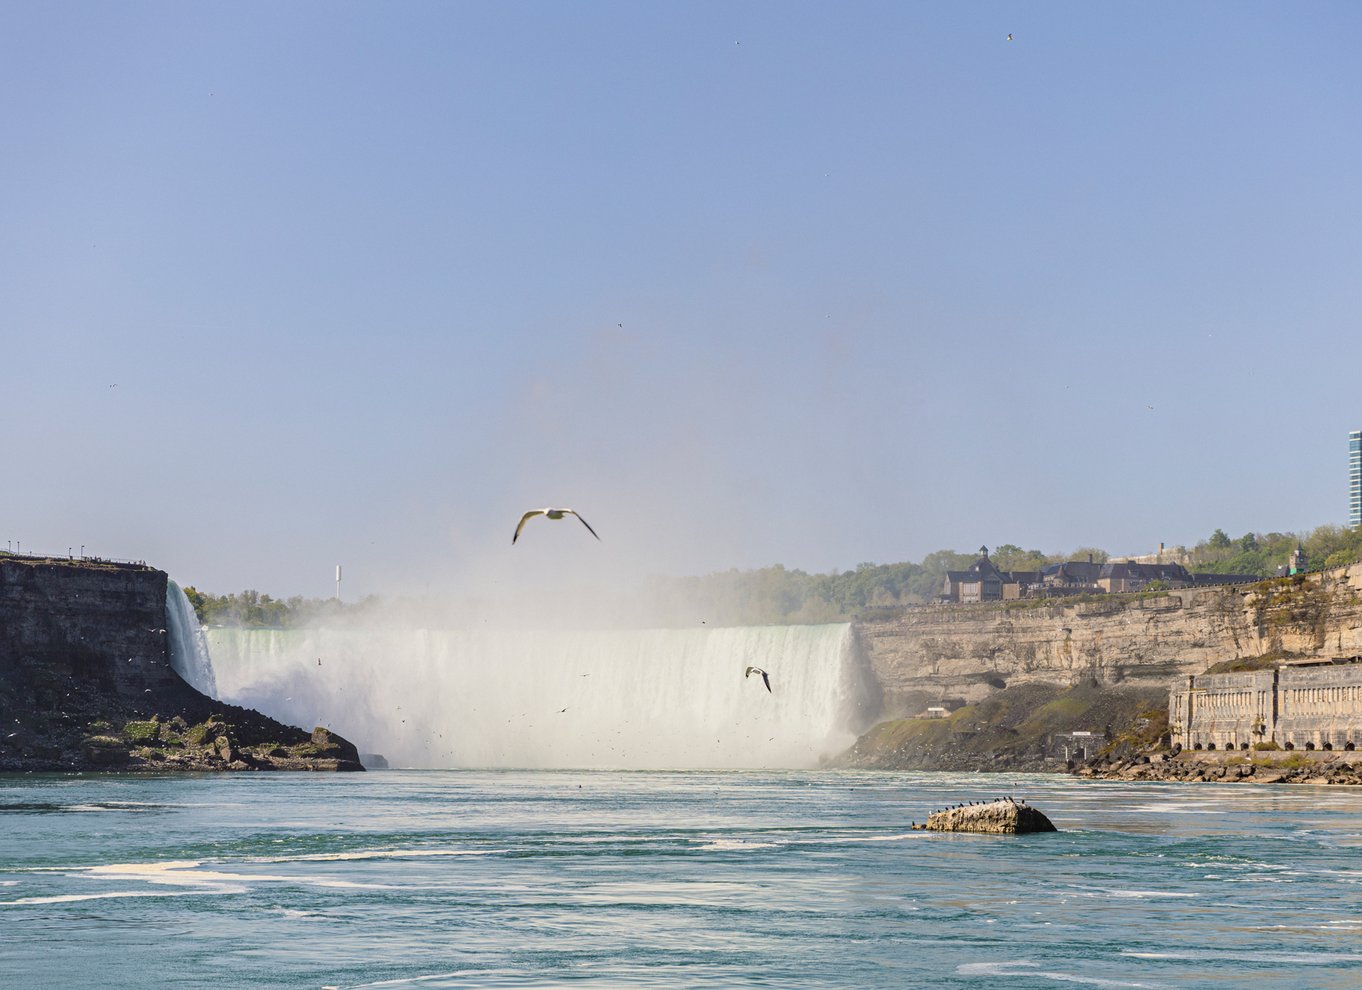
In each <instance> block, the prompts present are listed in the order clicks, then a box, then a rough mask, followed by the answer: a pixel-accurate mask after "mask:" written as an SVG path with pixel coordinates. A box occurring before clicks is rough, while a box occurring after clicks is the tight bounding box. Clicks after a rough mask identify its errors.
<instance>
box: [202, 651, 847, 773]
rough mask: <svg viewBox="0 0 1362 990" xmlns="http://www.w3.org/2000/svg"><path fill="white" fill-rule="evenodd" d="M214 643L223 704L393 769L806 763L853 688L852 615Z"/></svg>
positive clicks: (837, 745) (839, 744) (839, 734)
mask: <svg viewBox="0 0 1362 990" xmlns="http://www.w3.org/2000/svg"><path fill="white" fill-rule="evenodd" d="M208 642H209V646H210V648H211V651H212V656H213V668H214V670H215V671H216V673H217V679H218V683H219V684H220V685H221V688H222V698H223V700H225V701H230V702H232V703H234V704H240V705H247V706H250V707H252V708H256V709H259V710H260V711H263V712H265V713H266V714H268V715H271V716H273V717H275V718H278V719H280V720H281V721H285V722H290V723H292V724H295V725H299V726H302V727H304V728H311V727H312V726H314V725H326V726H328V727H330V728H332V729H334V730H335V731H336V732H339V733H340V734H341V735H344V736H346V737H347V738H349V739H351V741H353V742H354V743H355V744H356V745H357V746H358V747H359V748H360V750H361V751H365V752H377V753H382V754H383V755H384V756H385V757H387V759H388V760H389V762H390V763H391V764H392V765H393V766H405V767H609V768H669V767H677V768H680V767H692V768H701V767H732V768H741V767H785V768H802V767H813V766H817V765H818V762H819V761H820V759H822V758H824V757H827V756H831V755H834V754H835V753H837V752H840V751H841V750H842V749H844V748H845V747H846V746H848V745H850V743H851V742H852V741H853V739H854V734H853V732H852V723H853V722H854V720H855V708H856V705H857V701H858V698H859V697H860V690H859V689H860V685H859V678H858V677H857V674H856V671H855V669H854V664H853V658H852V647H851V644H852V636H851V632H850V626H848V625H845V624H838V625H825V626H761V627H742V628H716V629H645V630H612V631H577V632H569V631H561V632H548V631H517V632H512V631H486V632H474V631H458V630H390V629H385V630H356V629H334V630H326V629H310V630H240V629H212V630H210V631H209V634H208ZM749 665H755V666H758V667H761V668H764V669H765V670H766V671H767V672H768V673H769V675H770V680H771V690H770V691H769V692H768V691H767V689H766V687H765V686H764V685H763V683H762V679H761V678H760V677H759V676H757V675H756V674H753V675H752V676H751V677H744V674H743V671H744V669H745V668H746V667H747V666H749Z"/></svg>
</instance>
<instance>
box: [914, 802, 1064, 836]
mask: <svg viewBox="0 0 1362 990" xmlns="http://www.w3.org/2000/svg"><path fill="white" fill-rule="evenodd" d="M915 827H916V828H919V829H925V830H926V831H929V832H986V833H989V834H992V835H1026V834H1029V833H1032V832H1057V831H1059V830H1058V829H1057V828H1055V826H1054V824H1053V823H1052V822H1051V821H1050V819H1048V818H1046V817H1045V816H1044V815H1043V814H1041V813H1040V812H1039V811H1037V810H1036V809H1035V808H1033V807H1031V806H1030V805H1029V804H1027V803H1026V802H1025V801H1019V800H1016V799H1014V798H1010V797H1006V798H999V799H998V800H996V801H986V802H981V803H978V804H962V805H958V806H956V807H954V808H943V809H942V810H941V811H933V812H932V813H931V814H930V815H928V816H927V824H925V825H917V826H915Z"/></svg>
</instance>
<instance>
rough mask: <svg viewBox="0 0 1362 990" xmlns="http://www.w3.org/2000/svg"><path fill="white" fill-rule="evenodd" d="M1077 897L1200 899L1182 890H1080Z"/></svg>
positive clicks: (1076, 891)
mask: <svg viewBox="0 0 1362 990" xmlns="http://www.w3.org/2000/svg"><path fill="white" fill-rule="evenodd" d="M1074 895H1075V896H1077V897H1114V898H1120V899H1125V900H1158V899H1160V898H1180V897H1181V898H1187V897H1199V896H1200V895H1199V894H1196V893H1193V892H1190V891H1180V890H1127V889H1124V888H1120V887H1115V888H1101V887H1099V888H1087V889H1083V888H1079V889H1077V890H1075V891H1074Z"/></svg>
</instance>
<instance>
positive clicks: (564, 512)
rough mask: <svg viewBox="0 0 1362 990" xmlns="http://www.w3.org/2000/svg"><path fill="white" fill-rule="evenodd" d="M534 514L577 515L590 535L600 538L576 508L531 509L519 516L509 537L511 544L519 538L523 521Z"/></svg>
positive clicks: (554, 516)
mask: <svg viewBox="0 0 1362 990" xmlns="http://www.w3.org/2000/svg"><path fill="white" fill-rule="evenodd" d="M535 516H548V517H549V518H550V519H562V518H563V517H564V516H577V518H578V519H579V520H581V523H582V525H583V526H585V527H586V529H587V532H589V533H590V534H591V535H592V536H595V537H596V539H598V540H599V539H600V537H599V536H596V531H595V530H594V529H592V528H591V524H590V523H589V522H587V521H586V520H585V519H582V517H581V516H580V515H578V514H577V510H576V509H531V510H530V511H529V512H527V513H525V514H524V515H523V516H521V517H520V523H519V524H518V525H517V526H516V528H515V535H514V536H512V537H511V543H512V544H513V545H514V543H515V541H516V540H518V539H520V531H521V530H522V529H524V528H525V523H527V522H529V521H530V520H531V519H533V518H534V517H535Z"/></svg>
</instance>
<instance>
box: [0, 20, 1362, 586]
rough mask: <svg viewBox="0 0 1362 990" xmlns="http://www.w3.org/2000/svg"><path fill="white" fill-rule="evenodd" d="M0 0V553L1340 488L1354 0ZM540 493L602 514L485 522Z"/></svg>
mask: <svg viewBox="0 0 1362 990" xmlns="http://www.w3.org/2000/svg"><path fill="white" fill-rule="evenodd" d="M0 24H2V25H3V30H0V92H3V93H4V94H5V97H4V98H3V99H2V100H0V142H3V143H2V144H0V151H3V153H0V366H3V368H4V376H5V381H6V387H5V398H6V402H5V410H6V411H5V414H4V416H3V417H2V418H0V450H2V451H3V456H4V457H5V458H6V460H7V461H8V470H6V472H5V474H6V483H5V484H4V486H3V494H0V521H2V522H3V529H4V532H0V540H4V541H5V544H6V545H8V544H9V543H10V541H11V540H17V541H20V542H21V543H22V545H23V547H24V549H30V548H31V549H34V550H42V551H64V550H65V549H66V548H67V547H68V546H78V545H80V544H84V545H85V546H86V549H87V552H93V553H99V554H102V555H105V556H111V557H132V558H144V559H147V560H149V561H151V562H153V563H155V564H157V565H158V566H161V567H164V568H166V569H167V570H168V571H169V572H170V573H171V574H172V576H174V577H175V578H176V579H177V580H179V581H181V582H182V583H186V584H195V585H197V586H199V587H200V588H204V589H207V590H212V591H219V592H225V591H230V590H239V589H241V588H245V587H254V588H258V589H260V590H263V591H269V592H271V593H274V594H281V595H290V594H305V595H325V594H328V593H330V591H331V590H332V587H333V584H332V579H333V574H334V566H335V564H336V563H338V562H339V563H343V564H344V565H345V568H346V570H345V574H346V585H345V588H346V594H347V597H350V596H357V595H360V594H367V593H379V594H396V593H403V592H408V591H413V590H415V591H422V590H425V589H436V590H438V589H442V588H445V587H446V586H453V585H458V584H461V583H462V584H465V585H467V584H470V583H471V584H473V585H477V584H479V583H481V582H490V583H499V584H500V585H501V586H502V587H503V588H504V589H507V590H514V589H515V588H516V587H518V582H521V581H525V582H529V583H533V581H540V582H543V581H549V582H552V581H572V580H577V579H585V578H587V577H590V576H591V575H593V574H596V575H603V574H612V575H619V576H623V577H625V578H626V579H627V580H634V579H637V578H641V577H642V576H646V575H647V574H650V573H668V574H695V573H706V572H709V571H713V570H723V569H727V568H729V567H739V568H747V567H758V566H764V565H767V564H773V563H782V564H784V565H786V566H788V567H798V568H802V569H805V570H811V571H826V570H833V569H838V570H840V569H844V568H848V567H854V566H855V565H856V564H857V563H858V562H861V561H875V562H890V561H898V560H908V559H913V560H916V559H920V558H921V557H922V556H923V555H924V554H926V553H929V552H931V551H933V550H936V549H941V548H952V549H958V550H972V549H973V548H975V547H977V546H979V544H981V543H988V544H989V545H995V544H997V543H1002V542H1011V543H1016V544H1020V545H1022V546H1025V547H1035V548H1038V549H1042V550H1046V551H1056V552H1058V551H1065V550H1068V549H1072V548H1075V547H1078V546H1083V545H1097V546H1102V547H1105V548H1107V549H1108V550H1111V551H1113V552H1126V553H1133V552H1147V551H1149V550H1151V549H1153V548H1154V547H1155V546H1156V545H1157V544H1158V543H1159V542H1161V541H1162V542H1166V543H1170V544H1175V543H1184V542H1185V543H1190V542H1195V541H1196V540H1198V539H1200V538H1203V537H1205V536H1206V535H1207V534H1209V533H1210V532H1211V531H1212V530H1213V529H1215V528H1217V527H1220V528H1223V529H1225V530H1226V531H1227V532H1230V533H1231V534H1233V535H1238V534H1239V533H1242V532H1244V531H1247V530H1250V529H1257V530H1283V531H1285V530H1301V529H1310V528H1313V527H1315V526H1317V525H1321V524H1324V523H1342V522H1343V521H1344V519H1345V513H1346V434H1347V431H1348V430H1350V429H1356V428H1358V427H1359V426H1362V397H1360V396H1359V390H1358V379H1359V374H1358V369H1359V366H1362V361H1360V360H1359V359H1360V358H1362V335H1360V334H1359V326H1358V324H1359V313H1362V278H1359V272H1362V225H1359V206H1360V205H1362V128H1359V127H1358V121H1359V120H1362V60H1359V59H1358V58H1357V57H1356V50H1355V49H1356V38H1357V37H1358V35H1359V32H1360V31H1362V8H1359V7H1358V6H1357V5H1355V4H1351V3H1333V4H1330V3H1316V4H1309V5H1304V4H1301V5H1284V4H1261V3H1233V4H1231V3H1203V4H1194V5H1187V4H1174V3H1163V4H1139V5H1136V4H1129V5H1117V4H1083V3H1054V4H1045V5H1023V4H971V5H957V4H935V5H928V4H904V3H884V4H879V3H852V4H809V3H745V4H731V3H709V4H706V3H686V4H638V3H618V4H608V3H584V4H561V3H542V4H540V3H534V4H486V5H475V4H442V3H402V4H380V3H370V4H359V3H324V4H323V3H290V4H266V3H232V4H228V3H195V4H183V3H128V4H96V3H52V4H36V3H8V2H0ZM1009 32H1010V33H1012V34H1013V36H1014V40H1013V41H1011V42H1008V41H1007V40H1006V36H1007V34H1008V33H1009ZM551 504H566V505H571V506H575V507H576V508H578V509H579V510H580V511H581V512H582V514H583V515H584V516H585V517H586V518H587V519H588V520H589V521H590V522H591V524H592V525H593V526H594V527H595V528H596V530H597V531H598V532H599V533H600V534H601V537H602V539H601V542H600V543H596V542H595V541H590V537H589V534H587V533H586V532H585V531H584V530H582V529H581V528H580V527H569V526H564V525H563V524H562V523H547V522H544V521H542V520H541V521H540V523H541V526H539V527H536V529H535V530H533V531H531V532H530V533H529V534H528V535H530V536H533V537H534V539H533V540H524V539H523V540H522V541H521V542H520V543H518V544H517V545H516V546H515V547H514V548H512V547H511V546H510V545H509V543H510V534H511V532H512V530H513V529H514V525H515V522H516V520H517V519H518V517H519V515H520V513H521V512H522V511H523V510H524V509H526V508H529V507H534V506H542V505H551ZM583 538H585V539H586V540H588V541H590V542H589V543H585V542H583ZM526 586H528V583H527V585H526Z"/></svg>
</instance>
